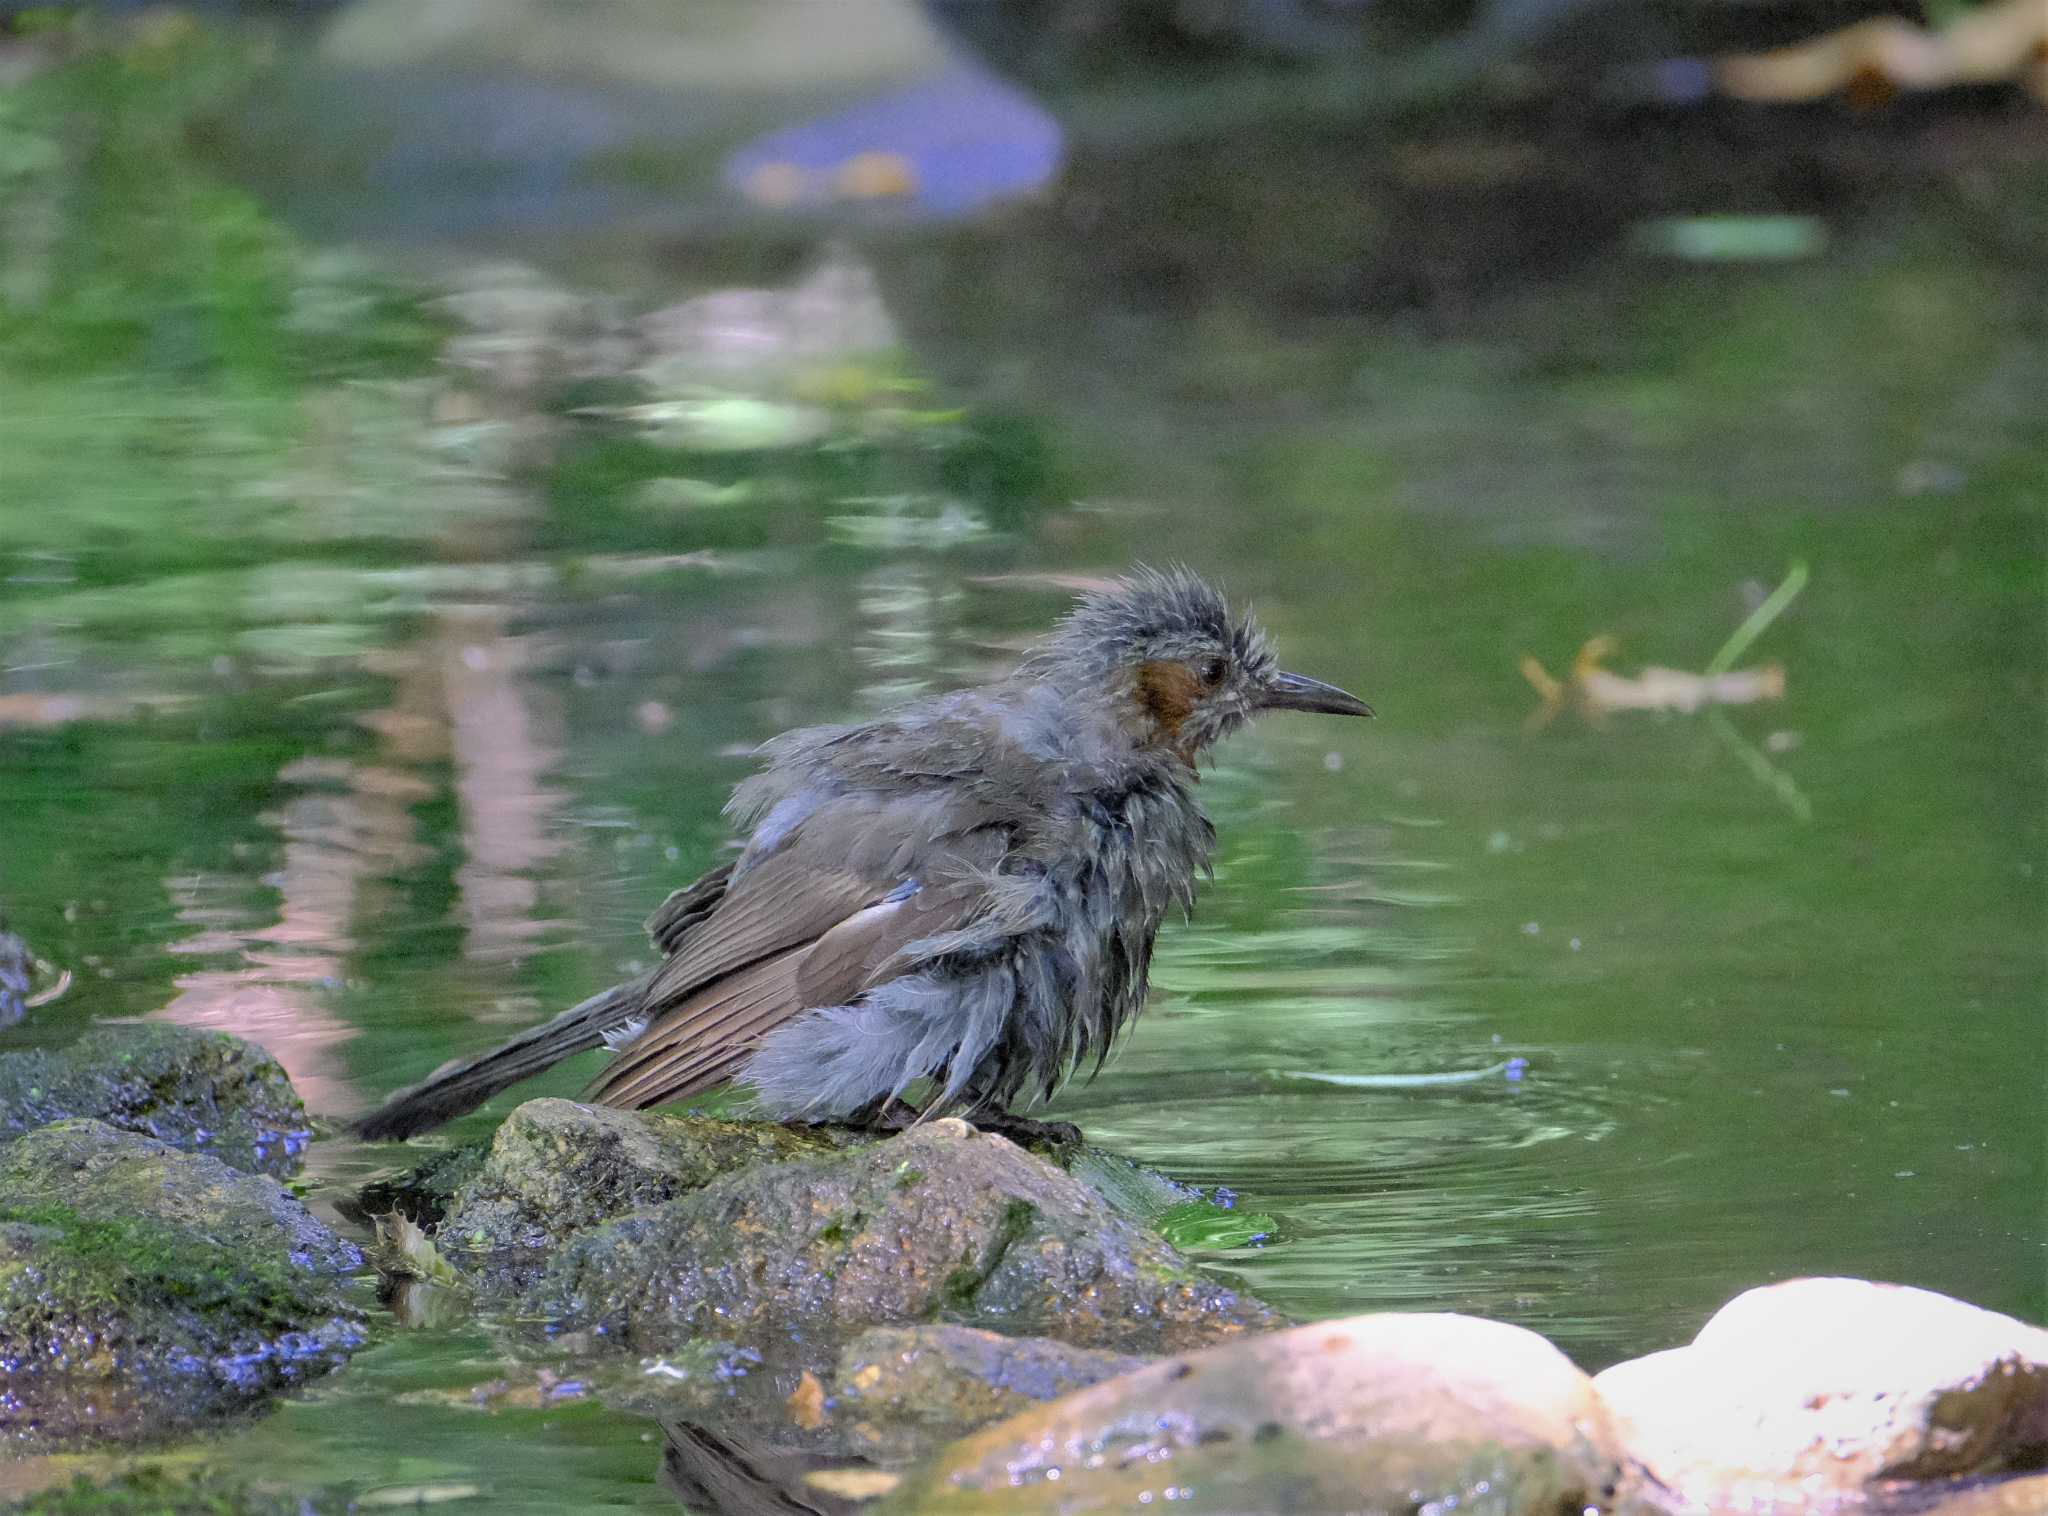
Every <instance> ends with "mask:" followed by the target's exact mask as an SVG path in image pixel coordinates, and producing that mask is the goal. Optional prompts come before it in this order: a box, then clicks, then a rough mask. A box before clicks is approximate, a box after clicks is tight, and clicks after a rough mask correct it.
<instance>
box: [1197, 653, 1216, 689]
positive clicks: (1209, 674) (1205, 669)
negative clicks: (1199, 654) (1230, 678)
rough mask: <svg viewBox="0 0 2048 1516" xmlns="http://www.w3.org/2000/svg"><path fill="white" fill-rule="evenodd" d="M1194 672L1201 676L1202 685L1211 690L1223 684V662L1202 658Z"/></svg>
mask: <svg viewBox="0 0 2048 1516" xmlns="http://www.w3.org/2000/svg"><path fill="white" fill-rule="evenodd" d="M1196 672H1197V673H1199V674H1200V675H1201V676H1202V683H1203V684H1204V685H1206V686H1208V687H1209V688H1210V689H1212V690H1213V689H1214V688H1216V686H1217V685H1219V684H1221V683H1222V682H1223V660H1222V659H1221V658H1204V659H1203V660H1202V661H1201V662H1200V663H1199V664H1198V665H1196Z"/></svg>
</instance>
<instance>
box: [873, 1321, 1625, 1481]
mask: <svg viewBox="0 0 2048 1516" xmlns="http://www.w3.org/2000/svg"><path fill="white" fill-rule="evenodd" d="M1621 1480H1622V1463H1621V1458H1620V1455H1619V1453H1618V1452H1617V1450H1616V1446H1615V1442H1614V1439H1613V1437H1612V1435H1611V1433H1610V1432H1609V1430H1608V1427H1607V1423H1606V1418H1605V1413H1604V1411H1603V1410H1602V1407H1601V1405H1600V1401H1599V1398H1598V1397H1597V1396H1596V1395H1595V1394H1594V1393H1593V1388H1592V1383H1591V1381H1590V1380H1588V1379H1587V1378H1586V1376H1585V1375H1584V1374H1582V1373H1580V1372H1579V1370H1578V1369H1576V1368H1575V1367H1573V1365H1572V1364H1571V1362H1570V1361H1569V1360H1568V1359H1567V1358H1566V1357H1565V1356H1564V1355H1563V1354H1562V1353H1560V1352H1559V1351H1558V1350H1557V1349H1556V1348H1555V1347H1553V1346H1552V1345H1551V1344H1550V1343H1548V1342H1546V1341H1544V1339H1543V1338H1541V1337H1539V1336H1537V1335H1536V1334H1535V1333H1534V1332H1529V1331H1525V1330H1523V1329H1522V1328H1520V1327H1513V1326H1507V1325H1505V1324H1503V1323H1500V1322H1493V1321H1483V1320H1480V1319H1478V1318H1476V1317H1470V1316H1451V1315H1420V1314H1418V1315H1399V1314H1393V1315H1375V1316H1357V1317H1352V1318H1351V1319H1349V1320H1345V1321H1327V1322H1320V1323H1318V1324H1316V1325H1313V1326H1305V1327H1297V1328H1295V1329H1294V1330H1292V1331H1285V1332H1276V1333H1272V1334H1269V1335H1266V1336H1262V1337H1254V1338H1249V1339H1246V1340H1243V1341H1238V1342H1230V1343H1225V1344H1222V1345H1220V1346H1217V1347H1214V1348H1210V1349H1208V1350H1207V1351H1205V1352H1200V1353H1192V1354H1188V1355H1186V1356H1183V1357H1176V1358H1172V1359H1169V1360H1167V1361H1165V1362H1162V1363H1155V1364H1153V1365H1151V1366H1150V1367H1147V1368H1143V1369H1139V1370H1137V1371H1136V1372H1134V1373H1130V1374H1125V1375H1122V1376H1120V1377H1118V1378H1114V1379H1109V1380H1106V1381H1104V1382H1103V1383H1101V1384H1098V1385H1096V1386H1094V1387H1093V1388H1091V1389H1085V1390H1081V1391H1079V1392H1078V1393H1076V1394H1072V1395H1068V1396H1066V1397H1065V1398H1063V1399H1060V1400H1056V1401H1053V1402H1052V1403H1051V1404H1049V1405H1045V1406H1041V1407H1037V1408H1035V1409H1032V1410H1029V1411H1026V1412H1024V1413H1023V1414H1022V1415H1018V1416H1013V1417H1012V1418H1010V1419H1009V1420H1008V1421H1003V1422H999V1423H997V1424H996V1425H994V1426H992V1427H988V1428H986V1429H985V1430H983V1431H981V1432H979V1433H976V1434H975V1435H973V1436H970V1437H967V1438H964V1439H962V1440H961V1441H959V1442H956V1443H954V1444H953V1445H952V1446H950V1447H949V1448H947V1449H945V1450H943V1451H942V1452H941V1453H940V1454H939V1455H938V1456H937V1457H936V1458H935V1459H934V1460H933V1462H932V1463H931V1465H930V1466H929V1467H928V1468H926V1469H925V1470H923V1471H922V1472H921V1473H920V1474H919V1475H918V1476H917V1477H915V1478H913V1479H911V1480H910V1481H908V1482H907V1483H906V1484H905V1485H904V1487H903V1488H902V1489H901V1490H900V1491H899V1492H898V1493H897V1495H896V1496H895V1497H893V1498H892V1500H891V1501H890V1502H889V1503H888V1505H887V1509H888V1510H890V1511H904V1512H910V1511H934V1510H945V1511H958V1512H970V1511H1005V1512H1009V1511H1015V1512H1029V1511H1046V1512H1052V1511H1058V1512H1062V1513H1069V1512H1073V1513H1078V1512H1089V1511H1127V1510H1136V1509H1138V1508H1140V1507H1141V1506H1146V1505H1153V1504H1160V1503H1165V1502H1171V1504H1170V1505H1168V1507H1167V1508H1168V1509H1176V1510H1194V1511H1210V1512H1226V1511H1227V1512H1243V1511H1280V1510H1285V1511H1303V1512H1310V1511H1331V1512H1337V1511H1443V1512H1452V1511H1456V1512H1459V1513H1479V1516H1536V1513H1542V1516H1552V1513H1556V1512H1565V1511H1569V1512H1574V1513H1576V1512H1581V1511H1584V1512H1589V1513H1601V1512H1611V1511H1615V1510H1618V1509H1639V1508H1637V1507H1632V1506H1629V1505H1626V1504H1624V1502H1626V1501H1627V1500H1628V1499H1629V1497H1628V1496H1627V1495H1625V1494H1623V1495H1619V1496H1618V1495H1617V1490H1618V1486H1619V1485H1620V1483H1621Z"/></svg>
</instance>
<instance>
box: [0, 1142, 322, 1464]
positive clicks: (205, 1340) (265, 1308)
mask: <svg viewBox="0 0 2048 1516" xmlns="http://www.w3.org/2000/svg"><path fill="white" fill-rule="evenodd" d="M360 1263H361V1255H360V1254H359V1253H358V1252H357V1250H356V1249H355V1248H354V1247H353V1246H351V1245H350V1244H349V1243H347V1242H345V1241H344V1240H342V1239H341V1238H339V1237H337V1236H335V1234H334V1233H333V1232H331V1231H329V1230H328V1229H327V1228H326V1227H325V1226H323V1225H322V1224H321V1223H320V1222H319V1221H318V1220H316V1219H315V1218H314V1217H313V1216H312V1215H311V1213H309V1212H308V1211H307V1210H306V1209H305V1207H304V1206H302V1205H300V1204H299V1202H298V1201H297V1200H295V1199H293V1198H292V1197H291V1196H290V1195H288V1194H287V1193H285V1191H284V1189H283V1187H282V1186H281V1185H279V1184H278V1182H277V1181H276V1180H274V1179H271V1178H269V1177H267V1176H264V1175H254V1174H243V1173H240V1172H237V1171H236V1170H234V1169H231V1168H229V1167H228V1166H227V1165H226V1164H224V1163H221V1162H220V1161H219V1160H218V1159H215V1158H212V1157H208V1156H205V1155H202V1154H193V1153H184V1152H180V1151H178V1150H177V1149H174V1148H171V1147H169V1146H167V1145H165V1144H163V1143H161V1142H156V1141H154V1140H152V1139H150V1138H147V1137H142V1136H139V1135H136V1134H134V1133H130V1132H121V1131H116V1130H115V1129H114V1128H112V1127H109V1126H106V1125H104V1124H102V1123H100V1122H96V1121H65V1122H58V1123H55V1124H53V1125H50V1126H47V1127H43V1128H41V1129H39V1130H38V1131H35V1132H32V1133H30V1134H29V1135H28V1136H27V1137H24V1138H22V1139H20V1140H19V1141H17V1142H15V1143H13V1144H11V1145H10V1146H8V1147H6V1148H0V1363H5V1364H6V1365H8V1366H9V1370H10V1372H9V1376H8V1380H7V1392H6V1394H5V1395H4V1396H0V1438H4V1439H5V1441H6V1442H7V1443H10V1444H12V1445H13V1446H14V1447H15V1448H17V1449H19V1450H23V1451H30V1450H42V1449H47V1448H50V1447H54V1446H62V1445H65V1444H70V1443H75V1442H79V1441H93V1440H101V1439H117V1440H123V1439H132V1438H140V1437H150V1436H157V1435H161V1434H163V1433H165V1432H168V1431H173V1430H177V1429H180V1428H184V1427H189V1426H192V1425H194V1424H197V1423H203V1422H205V1421H207V1420H210V1419H213V1418H215V1417H218V1416H221V1415H224V1414H229V1413H232V1412H234V1411H237V1410H240V1409H243V1408H245V1407H248V1406H251V1405H254V1404H256V1403H258V1402H260V1401H261V1400H262V1399H263V1398H264V1397H266V1396H267V1395H269V1394H271V1393H273V1392H275V1391H277V1390H279V1389H282V1388H285V1387H288V1386H290V1385H293V1384H297V1383H300V1382H303V1381H305V1380H307V1379H310V1378H313V1377H315V1376H317V1375H319V1374H323V1373H325V1372H327V1371H328V1370H330V1369H332V1368H334V1367H336V1366H337V1365H339V1364H340V1363H341V1362H343V1361H344V1360H345V1359H346V1357H347V1356H348V1354H349V1352H350V1351H351V1350H352V1349H353V1348H354V1347H356V1346H357V1344H358V1343H359V1342H360V1341H361V1340H362V1322H361V1317H360V1315H359V1313H358V1312H357V1311H356V1310H355V1309H354V1308H353V1307H352V1306H351V1305H350V1304H349V1303H348V1302H347V1300H346V1298H345V1297H344V1294H343V1291H342V1288H341V1284H340V1280H339V1277H338V1276H340V1275H341V1274H343V1273H345V1272H347V1271H349V1270H352V1269H354V1268H356V1267H358V1266H359V1265H360Z"/></svg>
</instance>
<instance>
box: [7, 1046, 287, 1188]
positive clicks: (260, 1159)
mask: <svg viewBox="0 0 2048 1516" xmlns="http://www.w3.org/2000/svg"><path fill="white" fill-rule="evenodd" d="M72 1117H90V1118H92V1119H93V1120H95V1121H103V1122H105V1123H106V1124H107V1125H108V1126H112V1127H119V1128H120V1129H121V1130H123V1131H127V1132H140V1133H142V1134H143V1135H144V1136H147V1137H154V1138H156V1139H157V1140H158V1141H159V1142H166V1143H169V1144H170V1145H171V1146H172V1147H175V1148H183V1149H185V1150H186V1151H188V1152H205V1153H210V1154H212V1155H213V1156H214V1157H216V1158H218V1159H220V1160H221V1162H223V1163H225V1164H227V1165H229V1166H230V1167H232V1168H237V1169H243V1170H246V1171H247V1172H249V1173H252V1174H275V1175H278V1176H279V1177H283V1176H285V1175H288V1174H291V1173H294V1172H296V1171H297V1169H298V1167H299V1163H300V1160H301V1155H302V1154H303V1152H304V1150H305V1146H306V1142H307V1140H308V1139H309V1138H310V1137H311V1135H312V1123H311V1122H310V1121H309V1120H308V1118H307V1116H306V1108H305V1106H304V1105H303V1104H302V1103H301V1102H300V1100H299V1097H298V1093H297V1092H296V1091H295V1090H293V1089H292V1086H291V1081H290V1080H289V1079H287V1078H286V1077H285V1072H284V1070H283V1069H282V1068H280V1067H279V1066H278V1062H277V1060H276V1059H275V1058H272V1057H271V1056H270V1055H269V1054H268V1053H266V1052H264V1051H263V1050H262V1049H261V1048H259V1047H255V1046H253V1045H252V1044H250V1043H247V1042H243V1041H242V1040H241V1039H240V1038H236V1037H229V1036H227V1035H225V1034H224V1033H220V1032H200V1031H194V1030H192V1029H191V1028H189V1027H179V1026H162V1025H154V1024H151V1025H143V1026H105V1027H99V1028H96V1029H94V1030H93V1031H90V1032H87V1033H86V1034H85V1035H84V1036H83V1037H81V1038H79V1039H78V1041H76V1042H74V1043H72V1044H71V1046H69V1047H67V1048H64V1049H63V1050H61V1051H59V1052H54V1053H53V1052H45V1051H42V1050H40V1049H36V1050H30V1051H27V1052H20V1053H4V1054H0V1142H5V1141H7V1140H8V1139H10V1138H15V1137H19V1136H21V1135H22V1134H23V1133H24V1132H29V1131H33V1130H34V1129H35V1128H37V1127H40V1126H44V1125H47V1124H48V1123H50V1122H52V1121H63V1120H66V1119H68V1118H72Z"/></svg>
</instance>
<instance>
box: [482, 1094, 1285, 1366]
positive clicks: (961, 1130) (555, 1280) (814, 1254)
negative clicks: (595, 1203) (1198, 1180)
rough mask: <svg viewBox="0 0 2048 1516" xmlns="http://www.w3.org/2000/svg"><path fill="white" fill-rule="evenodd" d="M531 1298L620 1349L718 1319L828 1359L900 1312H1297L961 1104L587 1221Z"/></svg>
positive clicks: (1139, 1321) (1176, 1324) (1218, 1321)
mask: <svg viewBox="0 0 2048 1516" xmlns="http://www.w3.org/2000/svg"><path fill="white" fill-rule="evenodd" d="M520 1309H521V1311H522V1313H525V1314H535V1315H540V1316H543V1317H545V1318H547V1319H549V1320H551V1321H553V1322H554V1323H556V1325H557V1326H558V1327H560V1328H563V1329H567V1330H573V1331H579V1332H584V1333H587V1334H589V1339H590V1340H592V1341H601V1342H609V1343H612V1344H614V1345H616V1346H618V1347H621V1348H630V1349H634V1350H639V1351H661V1350H663V1349H664V1348H665V1347H667V1346H668V1345H671V1344H674V1343H677V1342H681V1341H684V1340H687V1339H690V1338H695V1337H699V1336H706V1335H717V1336H729V1337H734V1338H737V1339H738V1340H740V1341H742V1342H746V1343H750V1344H754V1345H757V1346H758V1345H763V1344H776V1345H778V1346H782V1347H786V1346H787V1345H789V1344H791V1343H794V1344H795V1345H796V1346H797V1347H798V1349H799V1350H800V1352H802V1353H803V1354H804V1355H805V1356H807V1357H809V1358H812V1359H814V1360H816V1361H819V1362H821V1363H829V1361H830V1353H831V1351H832V1350H833V1347H834V1345H835V1344H836V1343H838V1342H842V1341H844V1340H845V1339H846V1338H847V1337H849V1336H851V1335H853V1334H854V1333H856V1332H859V1331H861V1330H863V1329H865V1328H868V1327H871V1326H879V1325H888V1324H895V1323H904V1322H917V1321H936V1320H946V1321H955V1322H961V1323H965V1324H968V1325H978V1326H988V1327H994V1328H999V1329H1000V1330H1002V1331H1004V1332H1008V1333H1013V1334H1031V1335H1040V1336H1047V1337H1054V1338H1057V1339H1060V1340H1062V1341H1065V1342H1069V1343H1074V1344H1078V1345H1081V1346H1088V1347H1101V1348H1110V1349H1116V1350H1121V1351H1137V1352H1148V1351H1149V1352H1168V1351H1176V1350H1178V1349H1180V1348H1183V1347H1188V1346H1195V1345H1200V1344H1204V1343H1209V1342H1215V1341H1218V1340H1221V1339H1224V1338H1228V1337H1231V1336H1234V1335H1237V1334H1239V1333H1242V1332H1245V1331H1248V1330H1261V1329H1264V1328H1268V1327H1272V1326H1277V1325H1281V1324H1282V1321H1281V1318H1279V1317H1278V1316H1276V1315H1275V1314H1274V1313H1273V1312H1272V1311H1271V1310H1270V1309H1269V1308H1268V1307H1266V1306H1265V1305H1263V1304H1262V1303H1260V1302H1259V1301H1257V1300H1254V1299H1252V1298H1251V1297H1249V1296H1246V1295H1242V1294H1239V1293H1238V1292H1237V1291H1235V1290H1233V1289H1231V1288H1229V1287H1228V1286H1227V1285H1225V1284H1223V1283H1221V1282H1220V1281H1218V1280H1215V1279H1213V1278H1209V1277H1207V1276H1205V1275H1202V1274H1200V1273H1197V1272H1196V1271H1195V1270H1194V1269H1193V1268H1192V1267H1190V1266H1189V1265H1188V1263H1187V1262H1186V1260H1185V1259H1183V1258H1181V1256H1180V1255H1179V1254H1177V1253H1175V1252H1174V1251H1173V1250H1172V1249H1171V1248H1169V1247H1168V1246H1167V1245H1166V1244H1165V1243H1164V1242H1163V1241H1162V1240H1161V1239H1160V1238H1159V1237H1158V1236H1157V1235H1155V1234H1154V1233H1152V1232H1151V1231H1150V1230H1148V1229H1147V1228H1145V1227H1143V1226H1142V1225H1140V1224H1138V1223H1136V1222H1134V1221H1131V1220H1129V1219H1127V1218H1125V1217H1123V1216H1121V1215H1118V1214H1117V1213H1116V1212H1115V1211H1114V1210H1112V1209H1111V1208H1110V1206H1109V1205H1108V1204H1107V1203H1106V1202H1105V1201H1103V1199H1102V1198H1101V1197H1100V1196H1099V1195H1097V1194H1096V1193H1095V1192H1094V1191H1093V1190H1091V1189H1089V1188H1088V1187H1087V1186H1086V1185H1084V1184H1082V1183H1080V1182H1079V1181H1078V1180H1075V1179H1073V1178H1072V1177H1070V1176H1069V1175H1067V1174H1065V1173H1063V1172H1062V1171H1061V1170H1059V1169H1058V1168H1056V1167H1054V1166H1053V1165H1052V1164H1050V1163H1047V1162H1045V1161H1044V1160H1043V1159H1040V1158H1037V1157H1034V1156H1033V1155H1031V1154H1029V1153H1026V1152H1024V1151H1022V1150H1021V1149H1019V1148H1018V1147H1016V1146H1015V1145H1014V1144H1012V1143H1010V1142H1008V1141H1007V1140H1005V1139H1003V1138H1001V1137H997V1136H993V1135H987V1134H982V1133H977V1132H976V1131H975V1130H974V1129H973V1128H972V1127H970V1126H968V1125H967V1124H966V1123H964V1122H961V1121H953V1120H942V1121H936V1122H933V1123H931V1124H929V1125H926V1126H922V1127H918V1128H915V1129H913V1130H911V1131H909V1132H906V1133H903V1134H902V1135H900V1136H898V1137H894V1138H891V1139H890V1140H888V1141H886V1142H879V1143H874V1144H871V1145H868V1146H864V1147H859V1148H854V1149H852V1150H849V1151H846V1152H841V1153H829V1154H821V1155H817V1156H812V1157H806V1158H799V1159H795V1160H792V1161H789V1162H785V1163H778V1164H771V1165H764V1166H758V1167H754V1168H749V1169H744V1170H742V1171H741V1172H739V1173H736V1174H730V1175H727V1176H726V1177H724V1178H721V1179H717V1180H715V1181H713V1182H711V1183H709V1184H707V1185H705V1186H704V1187H702V1188H701V1189H697V1190H694V1191H692V1192H691V1193H688V1194H685V1195H683V1196H681V1197H680V1198H677V1199H674V1200H670V1201H667V1202H665V1203H663V1204H659V1205H655V1206H653V1207H652V1208H649V1209H644V1210H640V1211H637V1212H635V1213H634V1214H632V1215H629V1216H626V1217H623V1218H621V1219H619V1220H616V1221H612V1222H609V1223H606V1224H604V1225H602V1226H598V1227H595V1228H592V1229H590V1230H587V1231H584V1232H582V1233H580V1234H578V1235H577V1236H576V1237H574V1238H573V1239H572V1240H571V1241H570V1242H569V1243H568V1244H567V1246H565V1247H564V1248H562V1249H561V1250H560V1251H559V1252H558V1253H557V1254H556V1255H555V1256H554V1257H553V1258H552V1260H551V1261H550V1263H549V1264H548V1267H547V1269H546V1271H545V1273H544V1275H543V1276H542V1277H541V1278H540V1279H539V1280H538V1281H537V1282H535V1283H534V1284H533V1285H531V1286H530V1287H529V1289H528V1290H527V1291H526V1293H525V1295H524V1297H523V1299H522V1300H521V1302H520Z"/></svg>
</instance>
